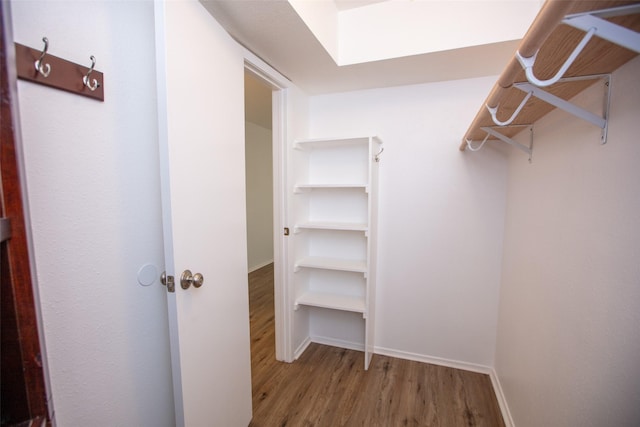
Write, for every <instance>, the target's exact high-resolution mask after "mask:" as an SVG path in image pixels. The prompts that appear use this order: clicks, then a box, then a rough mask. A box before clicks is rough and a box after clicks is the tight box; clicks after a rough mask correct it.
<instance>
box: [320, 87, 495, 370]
mask: <svg viewBox="0 0 640 427" xmlns="http://www.w3.org/2000/svg"><path fill="white" fill-rule="evenodd" d="M494 81H495V78H480V79H471V80H458V81H451V82H443V83H433V84H424V85H415V86H405V87H395V88H387V89H374V90H366V91H357V92H349V93H340V94H333V95H323V96H316V97H312V98H311V101H310V102H311V104H310V105H311V113H310V116H311V119H310V127H311V135H310V136H311V137H324V136H345V135H346V136H353V135H369V134H377V135H378V136H380V137H381V139H382V141H383V143H384V149H385V150H384V153H383V155H382V158H381V163H380V177H379V181H380V211H379V240H378V242H379V247H378V251H379V252H378V285H377V300H376V326H375V327H376V351H377V352H382V353H387V354H395V355H399V356H402V357H409V358H416V359H419V360H429V359H431V360H433V358H442V359H446V361H447V362H451V361H462V362H464V364H465V365H469V364H478V365H483V366H492V365H493V360H494V350H495V334H496V323H497V312H498V293H499V283H500V268H501V257H502V237H503V229H504V214H505V193H506V161H505V159H504V156H503V155H502V154H501V153H500V152H498V151H495V150H493V149H487V150H483V151H481V152H478V153H461V152H460V151H458V149H457V147H458V145H459V144H460V138H461V137H462V135H463V134H464V132H465V131H466V128H467V126H468V124H469V123H470V122H471V119H472V118H473V116H474V115H475V113H476V112H477V108H478V105H479V104H480V103H481V102H482V100H483V99H484V98H485V96H486V94H487V93H488V91H489V90H490V88H491V86H492V85H493V83H494Z"/></svg>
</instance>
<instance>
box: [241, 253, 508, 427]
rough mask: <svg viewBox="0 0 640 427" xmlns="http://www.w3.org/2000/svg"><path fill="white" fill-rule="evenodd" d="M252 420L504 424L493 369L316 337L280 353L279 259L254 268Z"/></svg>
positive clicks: (259, 426) (263, 424)
mask: <svg viewBox="0 0 640 427" xmlns="http://www.w3.org/2000/svg"><path fill="white" fill-rule="evenodd" d="M249 301H250V317H251V369H252V382H253V420H252V421H251V424H250V426H254V427H276V426H280V427H284V426H289V427H297V426H327V427H329V426H331V427H334V426H367V427H373V426H380V427H383V426H384V427H395V426H430V427H431V426H433V427H471V426H474V427H475V426H477V427H482V426H486V427H502V426H504V422H503V420H502V417H501V415H500V409H499V407H498V403H497V401H496V398H495V394H494V392H493V388H492V386H491V381H490V379H489V377H488V375H483V374H477V373H473V372H467V371H461V370H458V369H452V368H446V367H442V366H436V365H430V364H426V363H419V362H412V361H408V360H402V359H396V358H391V357H386V356H380V355H374V356H373V360H372V362H371V366H370V367H369V370H368V371H365V370H364V369H363V363H364V362H363V360H364V356H363V354H362V353H361V352H358V351H352V350H345V349H342V348H337V347H329V346H324V345H319V344H311V345H310V346H309V348H307V350H306V351H305V352H304V354H303V355H302V356H301V357H300V358H299V359H298V360H296V361H295V362H294V363H283V362H278V361H276V360H275V331H274V322H273V319H274V314H273V265H268V266H266V267H263V268H261V269H259V270H257V271H255V272H252V273H251V274H250V275H249Z"/></svg>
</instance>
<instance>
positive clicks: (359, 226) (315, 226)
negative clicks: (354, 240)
mask: <svg viewBox="0 0 640 427" xmlns="http://www.w3.org/2000/svg"><path fill="white" fill-rule="evenodd" d="M300 229H309V230H337V231H364V232H365V233H366V232H367V231H369V227H368V226H367V224H365V223H350V222H304V223H301V224H297V225H296V226H295V232H298V231H299V230H300Z"/></svg>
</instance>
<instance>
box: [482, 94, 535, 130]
mask: <svg viewBox="0 0 640 427" xmlns="http://www.w3.org/2000/svg"><path fill="white" fill-rule="evenodd" d="M531 95H533V92H529V93H528V94H527V96H525V97H524V99H523V100H522V102H521V103H520V105H518V108H516V111H514V112H513V114H512V115H511V117H509V119H508V120H505V121H504V122H501V121H500V120H498V117H496V114H497V113H498V107H499V106H500V105H499V104H498V105H496V106H495V107H489V105H488V104H487V110H489V114H491V119H492V120H493V123H495V124H497V125H498V126H507V125H510V124H511V122H512V121H514V120H515V119H516V117H518V114H520V110H522V108H523V107H524V104H526V103H527V101H528V100H529V98H531Z"/></svg>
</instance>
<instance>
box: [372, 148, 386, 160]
mask: <svg viewBox="0 0 640 427" xmlns="http://www.w3.org/2000/svg"><path fill="white" fill-rule="evenodd" d="M383 151H384V147H382V148H380V151H378V154H376V155H375V157H374V159H375V160H376V162H379V161H380V154H382V152H383Z"/></svg>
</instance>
